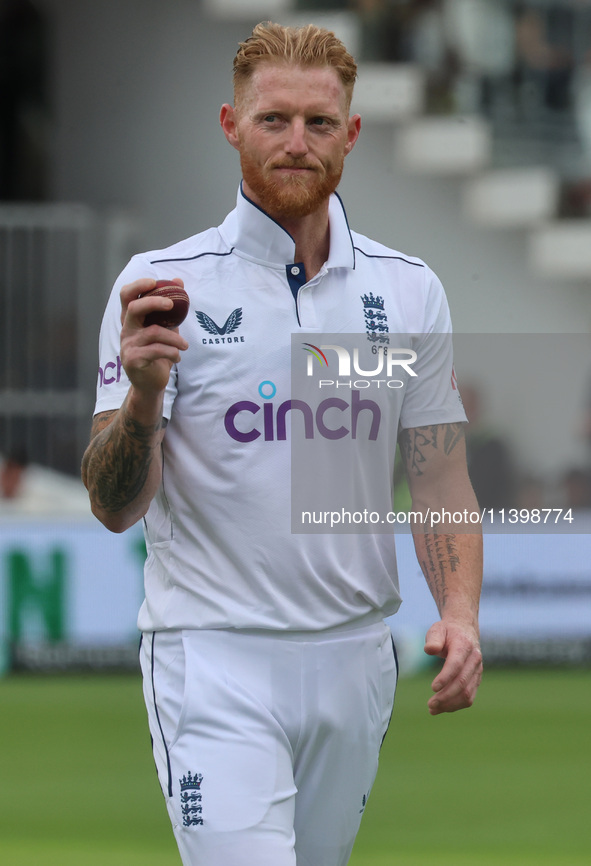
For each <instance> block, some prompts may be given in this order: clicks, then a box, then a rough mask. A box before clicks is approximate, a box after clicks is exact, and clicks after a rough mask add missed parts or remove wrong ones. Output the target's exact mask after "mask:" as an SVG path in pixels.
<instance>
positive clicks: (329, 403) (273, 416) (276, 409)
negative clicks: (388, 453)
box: [224, 381, 382, 442]
mask: <svg viewBox="0 0 591 866" xmlns="http://www.w3.org/2000/svg"><path fill="white" fill-rule="evenodd" d="M276 393H277V388H276V387H275V385H274V384H273V382H269V381H267V382H261V384H260V385H259V394H260V395H261V397H263V399H264V400H265V401H266V402H265V403H263V405H262V406H260V405H259V404H258V403H254V402H253V401H252V400H239V401H238V402H237V403H233V404H232V406H230V408H229V409H228V411H227V412H226V414H225V416H224V426H225V428H226V432H227V433H228V435H229V436H231V437H232V439H235V440H236V441H237V442H254V440H255V439H258V438H259V437H260V436H263V437H264V440H265V441H266V442H272V441H274V440H281V439H287V415H288V413H289V412H297V413H298V415H299V416H300V417H301V419H302V423H303V425H304V437H305V438H306V439H313V438H314V436H315V433H319V434H320V436H322V438H323V439H343V438H344V437H345V436H349V435H350V436H351V438H352V439H356V438H357V427H358V420H359V416H360V415H361V414H362V413H365V414H364V419H365V422H366V423H367V421H370V423H371V426H370V429H369V437H368V438H369V439H370V440H375V439H377V437H378V432H379V429H380V421H381V417H382V413H381V410H380V407H379V406H378V404H377V403H376V402H375V401H374V400H367V399H363V398H362V397H361V395H360V394H359V392H358V391H353V392H352V394H351V402H350V403H349V402H347V401H346V400H341V398H340V397H328V398H327V399H326V400H322V401H321V402H320V403H319V404H318V406H317V407H316V409H313V408H312V406H310V405H309V404H308V403H306V402H305V401H304V400H284V402H283V403H280V404H279V405H278V406H276V405H275V404H274V403H272V402H271V400H272V399H273V397H274V396H275V394H276ZM261 409H262V412H263V417H262V430H261V429H260V426H259V427H257V425H256V422H255V417H254V416H255V415H258V414H259V412H260V411H261ZM330 410H336V413H341V414H336V413H335V411H332V412H331V411H330ZM367 413H369V414H367ZM256 421H258V418H257V419H256ZM345 425H347V426H345Z"/></svg>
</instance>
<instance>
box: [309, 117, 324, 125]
mask: <svg viewBox="0 0 591 866" xmlns="http://www.w3.org/2000/svg"><path fill="white" fill-rule="evenodd" d="M312 123H313V124H314V125H315V126H323V125H324V124H326V118H325V117H314V118H313V119H312Z"/></svg>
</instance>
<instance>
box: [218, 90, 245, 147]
mask: <svg viewBox="0 0 591 866" xmlns="http://www.w3.org/2000/svg"><path fill="white" fill-rule="evenodd" d="M220 124H221V127H222V129H223V131H224V135H225V136H226V139H227V140H228V141H229V142H230V144H231V145H232V147H235V148H236V150H240V143H239V138H238V129H237V122H236V111H235V109H234V108H233V107H232V106H231V105H228V103H227V102H225V103H224V104H223V105H222V107H221V110H220Z"/></svg>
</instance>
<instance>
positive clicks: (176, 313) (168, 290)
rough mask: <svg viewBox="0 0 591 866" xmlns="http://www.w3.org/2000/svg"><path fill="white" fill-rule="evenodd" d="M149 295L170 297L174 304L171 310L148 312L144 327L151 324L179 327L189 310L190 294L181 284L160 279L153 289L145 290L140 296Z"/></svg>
mask: <svg viewBox="0 0 591 866" xmlns="http://www.w3.org/2000/svg"><path fill="white" fill-rule="evenodd" d="M148 295H152V296H157V297H160V298H170V299H171V301H172V302H173V306H172V307H171V309H170V310H154V312H152V313H148V315H147V316H146V318H145V319H144V328H147V327H149V325H161V326H162V327H163V328H177V327H178V326H179V325H180V324H181V322H184V321H185V319H186V317H187V313H188V312H189V296H188V294H187V293H186V291H185V290H184V289H183V288H182V287H181V286H177V285H175V284H174V283H169V282H168V281H167V280H158V281H157V283H156V286H155V287H154V288H153V289H150V291H149V292H144V293H143V295H140V297H142V298H147V297H148Z"/></svg>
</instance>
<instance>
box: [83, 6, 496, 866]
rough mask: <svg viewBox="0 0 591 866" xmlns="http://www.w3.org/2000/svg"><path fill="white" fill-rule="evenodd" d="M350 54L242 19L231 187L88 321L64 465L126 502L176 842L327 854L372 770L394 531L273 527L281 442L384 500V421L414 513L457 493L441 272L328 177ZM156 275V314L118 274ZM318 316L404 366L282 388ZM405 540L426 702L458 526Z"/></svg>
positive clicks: (457, 693)
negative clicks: (140, 571) (358, 382)
mask: <svg viewBox="0 0 591 866" xmlns="http://www.w3.org/2000/svg"><path fill="white" fill-rule="evenodd" d="M355 77H356V65H355V61H354V59H353V58H352V57H351V55H350V54H349V53H348V52H347V50H346V48H345V47H344V45H343V44H342V43H341V42H340V41H339V40H338V39H337V38H336V37H335V36H334V34H332V33H330V32H328V31H326V30H322V29H319V28H317V27H314V26H311V25H310V26H307V27H304V28H286V27H282V26H279V25H276V24H272V23H266V24H260V25H258V26H257V27H255V29H254V31H253V33H252V35H251V36H250V37H249V38H248V39H246V41H245V42H243V43H242V44H240V46H239V49H238V53H237V55H236V57H235V60H234V104H233V105H229V104H227V105H223V106H222V109H221V114H220V121H221V128H222V131H223V134H224V135H225V137H226V139H227V141H228V142H229V144H230V145H231V146H232V147H233V148H235V149H236V150H237V151H238V154H239V157H240V164H241V168H242V183H241V185H240V188H239V190H238V193H237V202H236V207H235V209H234V210H232V211H231V213H229V215H228V216H227V218H226V219H225V220H224V222H223V223H222V224H221V225H220V226H218V227H215V228H211V229H209V230H207V231H205V232H202V233H200V234H197V235H195V236H193V237H190V238H189V239H187V240H183V241H181V242H180V243H178V244H175V245H173V246H171V247H169V248H167V249H163V250H153V251H150V252H147V253H144V254H141V255H137V256H135V257H134V258H133V259H132V260H131V262H130V263H129V265H128V266H127V267H126V268H125V270H124V271H123V273H122V274H121V276H120V278H119V279H118V281H117V283H116V285H115V287H114V289H113V293H112V295H111V298H110V300H109V302H108V305H107V309H106V312H105V316H104V320H103V325H102V328H101V336H100V375H99V382H98V388H97V403H96V413H95V417H94V423H93V429H92V436H91V442H90V445H89V447H88V449H87V451H86V454H85V456H84V461H83V468H82V472H83V478H84V482H85V484H86V486H87V487H88V490H89V494H90V499H91V503H92V508H93V511H94V513H95V514H96V515H97V517H98V518H99V519H100V520H101V521H102V522H103V523H104V525H105V526H106V527H108V528H109V529H111V530H112V531H114V532H122V531H124V530H125V529H127V528H128V527H130V526H132V525H133V524H135V523H136V522H137V521H139V520H142V521H143V526H144V531H145V537H146V544H147V550H148V556H147V561H146V565H145V602H144V604H143V605H142V608H141V611H140V614H139V620H138V623H139V628H140V630H141V632H142V646H141V665H142V671H143V677H144V694H145V700H146V705H147V710H148V718H149V724H150V731H151V735H152V740H153V748H154V757H155V760H156V766H157V771H158V777H159V780H160V784H161V787H162V791H163V794H164V797H165V800H166V804H167V808H168V812H169V815H170V819H171V822H172V826H173V830H174V834H175V837H176V841H177V844H178V848H179V851H180V854H181V858H182V861H183V863H184V864H185V866H188V864H191V866H197V864H199V866H253V864H256V866H295V864H297V866H345V864H346V863H347V862H348V860H349V857H350V853H351V849H352V847H353V842H354V840H355V836H356V833H357V830H358V828H359V824H360V821H361V817H362V813H363V810H364V808H365V804H366V802H367V798H368V796H369V792H370V790H371V787H372V784H373V781H374V778H375V774H376V772H377V763H378V754H379V750H380V746H381V743H382V740H383V737H384V735H385V733H386V730H387V728H388V724H389V721H390V716H391V712H392V706H393V700H394V691H395V688H396V678H397V665H396V659H395V651H394V648H393V644H392V640H391V634H390V631H389V629H388V627H387V626H386V624H385V623H384V618H385V617H386V616H389V615H391V614H393V613H394V612H395V611H396V610H397V608H398V606H399V605H400V602H401V599H400V595H399V590H398V580H397V573H396V560H395V550H394V530H393V529H392V531H386V532H384V531H380V532H375V533H374V532H371V531H370V532H364V533H360V532H355V531H350V532H349V531H345V532H343V531H340V532H331V531H329V529H327V531H325V532H324V531H323V532H320V533H318V532H315V533H314V532H310V533H305V532H292V526H291V523H290V508H291V498H290V496H291V489H292V483H295V481H297V479H298V477H299V474H300V470H301V471H305V469H306V467H305V465H304V463H302V465H301V466H300V467H299V468H298V467H294V466H293V465H292V461H293V459H295V458H294V457H293V451H292V446H293V445H294V443H295V444H298V443H299V442H301V443H302V445H303V446H305V447H308V446H313V445H314V444H315V443H320V444H321V445H323V447H324V446H325V447H326V453H327V454H328V458H327V460H328V462H327V461H326V460H324V458H323V462H322V464H321V470H320V471H322V472H325V471H326V472H327V473H328V477H327V479H323V481H322V484H324V480H327V483H328V484H329V485H330V473H332V474H333V475H334V474H337V470H336V469H335V467H339V468H338V474H339V475H340V476H342V477H344V478H345V479H346V478H348V477H349V476H350V477H354V478H355V479H356V480H358V481H359V485H360V487H361V488H362V487H363V480H364V478H365V477H366V476H365V468H366V467H367V466H369V464H366V463H364V461H368V460H369V461H370V462H371V463H372V466H373V468H375V466H376V465H377V468H378V471H377V473H376V478H377V480H376V482H375V485H372V486H375V487H376V488H379V489H378V490H377V494H378V495H379V497H381V498H380V501H381V502H382V501H383V502H385V503H387V502H389V503H390V505H391V495H392V469H393V464H394V450H395V446H396V440H397V437H398V440H399V442H400V445H401V451H402V454H403V456H404V460H405V463H406V469H407V474H408V480H409V486H410V492H411V495H412V500H413V509H415V510H416V511H417V513H419V512H420V513H421V514H424V515H427V514H431V515H434V514H436V513H443V512H444V510H445V511H447V512H461V511H464V510H468V511H472V510H474V509H476V507H477V506H476V502H475V499H474V494H473V492H472V488H471V485H470V482H469V478H468V474H467V470H466V459H465V448H464V435H463V423H464V421H465V415H464V411H463V408H462V404H461V400H460V399H459V393H458V390H457V385H456V382H455V378H454V376H453V368H452V364H453V359H452V354H451V343H450V341H449V339H447V337H448V335H449V333H450V328H451V325H450V319H449V311H448V306H447V302H446V299H445V295H444V292H443V289H442V286H441V283H440V282H439V280H438V279H437V277H436V276H435V274H434V273H433V272H432V271H431V270H430V268H429V267H428V266H427V265H426V264H425V263H424V262H422V261H421V260H419V259H416V258H413V257H410V256H406V255H404V254H402V253H400V252H397V251H396V250H393V249H390V248H388V247H385V246H383V245H381V244H378V243H376V242H374V241H372V240H370V239H369V238H366V237H364V236H363V235H360V234H358V233H356V232H354V231H351V230H350V228H349V225H348V222H347V218H346V214H345V210H344V205H343V203H342V201H341V200H340V198H339V197H338V195H337V194H336V192H335V191H336V188H337V185H338V183H339V180H340V177H341V173H342V170H343V163H344V160H345V157H346V156H347V155H348V154H349V153H350V152H351V150H352V149H353V147H354V146H355V145H356V144H357V140H358V137H359V133H360V128H361V120H360V117H359V116H358V115H352V116H350V114H349V107H350V103H351V96H352V92H353V85H354V81H355ZM157 280H167V281H169V282H170V283H173V284H177V285H184V287H185V289H186V291H187V293H188V295H189V298H190V311H189V314H188V316H187V319H186V320H185V321H184V322H183V324H182V325H181V326H180V327H179V328H177V329H166V328H163V327H161V326H159V325H149V326H148V327H144V318H145V317H146V315H147V314H148V313H149V312H152V311H156V310H166V309H167V308H169V307H170V306H171V303H172V302H171V301H170V300H169V299H166V298H161V297H160V298H158V297H150V296H146V297H140V296H141V295H142V294H143V293H145V292H146V291H148V290H150V289H152V288H153V287H154V286H155V281H157ZM325 333H331V334H337V335H339V334H342V335H343V342H344V339H345V336H344V335H346V334H350V333H358V334H360V335H361V340H362V342H363V344H364V345H363V347H362V348H364V349H366V350H367V351H368V352H371V353H373V355H374V357H376V355H377V354H378V353H384V356H385V357H387V358H389V359H390V360H392V355H391V354H388V353H389V352H390V353H391V350H392V344H391V343H389V342H388V340H389V335H390V334H391V333H396V334H402V335H405V334H406V335H412V336H408V337H407V338H406V339H407V340H408V346H410V347H411V348H410V349H409V350H408V352H409V353H408V354H407V356H406V357H407V358H408V359H410V358H414V361H413V364H414V366H413V365H411V364H410V361H409V362H408V363H407V364H406V366H399V367H398V368H397V373H396V378H391V379H388V380H387V382H388V383H390V384H386V385H385V386H384V387H383V388H382V389H376V388H372V391H371V394H370V393H369V391H363V393H361V391H359V390H357V389H356V387H355V384H354V383H353V384H352V385H351V384H350V385H349V387H348V388H341V389H339V391H338V396H332V397H330V398H325V399H323V398H322V395H320V397H319V398H318V400H319V402H318V401H317V402H316V403H313V402H311V399H312V398H310V400H308V398H307V397H306V395H305V394H304V395H299V396H296V395H295V394H293V393H292V377H291V372H292V360H291V353H290V344H291V341H292V339H294V335H295V338H296V340H300V339H301V342H302V347H300V348H301V349H302V352H301V357H302V359H304V354H305V352H304V350H305V351H307V350H308V349H310V347H312V349H311V351H316V349H318V350H319V351H320V353H321V354H322V356H323V357H324V358H325V360H326V358H327V352H328V354H331V353H330V351H328V349H330V348H332V350H333V354H334V352H337V353H338V351H339V347H338V346H337V347H335V346H334V345H333V346H332V347H328V349H327V347H326V346H325V348H324V349H322V346H323V345H325V342H326V341H325V340H324V338H323V336H322V335H323V334H325ZM310 335H312V337H313V338H314V339H311V337H310ZM434 335H444V337H445V339H442V340H438V339H434ZM374 349H375V352H374ZM340 351H341V356H342V357H344V355H343V350H342V347H341V350H340ZM360 351H361V350H360ZM341 356H340V357H341ZM297 357H299V356H297ZM317 357H318V358H320V356H319V355H317ZM355 357H356V356H355ZM332 358H333V355H331V361H330V363H333V362H332ZM313 360H314V363H316V358H314V359H313ZM341 360H342V358H341ZM320 361H321V359H320ZM345 361H346V359H345ZM345 361H343V363H345ZM333 368H334V363H333V366H332V367H331V370H332V369H333ZM364 369H366V368H364ZM376 369H378V367H376ZM333 379H334V374H333ZM367 381H369V382H370V385H372V386H373V385H374V384H375V383H373V382H371V381H370V380H369V379H368V380H367ZM392 382H396V383H398V382H399V383H400V385H398V384H396V385H392V384H391V383H392ZM339 384H341V383H340V382H339ZM360 387H365V386H360ZM378 390H379V391H380V396H379V397H378V393H377V392H378ZM341 446H342V447H344V448H350V449H352V450H350V451H348V452H347V453H349V454H350V455H352V457H351V459H350V460H348V461H344V462H343V461H342V460H341V461H340V462H339V460H338V459H337V457H338V455H340V454H341V453H344V452H341V451H340V450H339V449H340V448H341ZM357 451H358V452H359V454H360V455H361V456H360V457H359V459H357V456H356V455H357ZM306 453H307V452H306ZM333 454H334V455H336V457H335V458H334V459H335V462H334V466H333V464H332V463H331V460H332V455H333ZM339 459H340V458H339ZM319 465H320V464H319ZM327 467H328V469H327ZM372 471H373V469H372ZM320 486H321V484H320V482H319V487H320ZM341 528H342V527H341ZM415 545H416V550H417V555H418V559H419V562H420V564H421V566H422V569H423V572H424V574H425V578H426V580H427V582H428V585H429V587H430V589H431V592H432V594H433V596H434V598H435V601H436V603H437V606H438V609H439V612H440V620H439V621H438V622H436V623H435V624H434V625H433V626H432V627H431V628H430V630H429V632H428V634H427V637H426V645H425V650H426V652H427V653H429V654H431V655H437V656H440V657H441V658H443V659H445V662H444V664H443V667H442V669H441V670H440V672H439V673H438V674H437V675H436V677H435V679H434V681H433V692H434V694H433V695H432V696H431V698H430V699H429V701H428V708H429V712H430V713H431V714H433V715H437V714H439V713H444V712H453V711H455V710H458V709H461V708H463V707H468V706H470V705H471V704H472V702H473V700H474V697H475V694H476V690H477V688H478V685H479V683H480V678H481V669H482V666H481V655H480V650H479V637H478V601H479V595H480V582H481V538H480V536H479V534H478V533H477V532H474V531H471V532H462V531H457V529H456V528H454V527H447V528H442V526H440V525H439V524H437V525H435V526H434V527H433V528H432V527H430V526H427V527H423V528H422V529H420V530H417V532H416V533H415ZM391 735H392V736H395V733H393V734H391Z"/></svg>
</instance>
